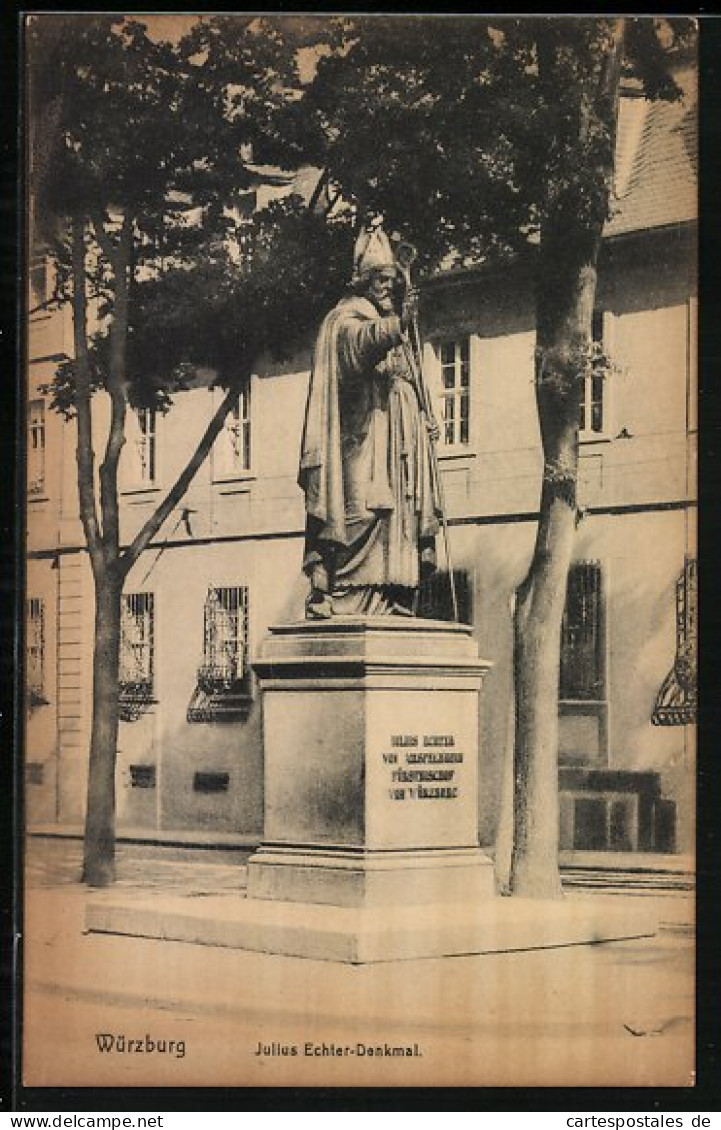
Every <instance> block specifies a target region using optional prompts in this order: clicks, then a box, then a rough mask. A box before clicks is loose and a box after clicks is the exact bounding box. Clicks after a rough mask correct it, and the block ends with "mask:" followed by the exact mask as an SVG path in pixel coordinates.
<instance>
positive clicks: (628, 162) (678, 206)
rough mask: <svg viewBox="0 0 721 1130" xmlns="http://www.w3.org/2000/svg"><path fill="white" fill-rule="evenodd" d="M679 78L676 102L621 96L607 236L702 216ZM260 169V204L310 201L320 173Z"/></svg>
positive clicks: (689, 118) (687, 106) (691, 80)
mask: <svg viewBox="0 0 721 1130" xmlns="http://www.w3.org/2000/svg"><path fill="white" fill-rule="evenodd" d="M676 77H677V81H678V83H679V85H680V86H681V89H682V90H683V98H682V99H680V100H679V101H677V102H667V101H661V100H657V101H653V102H651V101H649V100H648V99H646V98H643V97H642V96H639V95H638V94H635V93H633V92H629V94H628V96H626V97H623V98H622V99H621V104H620V109H619V122H618V135H617V143H616V174H615V184H614V190H613V193H612V198H611V212H612V214H611V218H610V220H609V221H608V223H607V224H606V227H605V229H604V235H605V236H606V237H613V236H618V235H627V234H629V233H631V232H640V231H644V230H648V229H651V228H659V227H666V226H669V225H673V224H679V223H688V222H690V221H693V220H695V219H697V217H698V92H697V85H696V79H695V74H694V72H692V71H688V72H684V73H682V74H680V75H677V76H676ZM256 171H257V172H258V173H259V174H260V175H259V178H258V179H259V182H263V181H264V182H265V183H263V184H262V186H261V187H260V188H259V190H258V196H257V206H259V207H263V206H265V205H266V204H268V203H269V202H270V201H271V200H273V199H279V198H281V197H283V196H287V195H289V194H290V193H297V194H298V195H300V196H301V197H302V198H303V199H304V200H305V201H306V203H308V202H310V200H311V199H312V198H313V196H314V193H315V191H316V189H317V188H318V184H319V180H320V178H321V176H322V170H321V169H318V168H314V167H312V166H304V167H303V168H301V169H298V170H296V171H295V172H283V171H281V170H279V169H272V170H271V169H269V167H265V166H264V167H262V168H258V169H257V170H256ZM269 174H273V175H269ZM532 242H535V241H532ZM467 265H468V264H467Z"/></svg>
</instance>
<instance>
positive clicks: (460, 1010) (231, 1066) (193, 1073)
mask: <svg viewBox="0 0 721 1130" xmlns="http://www.w3.org/2000/svg"><path fill="white" fill-rule="evenodd" d="M78 872H79V845H78V844H77V843H73V842H70V843H68V842H62V841H48V840H34V841H33V840H31V841H30V847H29V850H28V855H27V894H26V905H27V913H26V923H25V954H26V998H25V1012H24V1020H25V1057H24V1078H25V1082H26V1084H28V1085H36V1086H43V1085H45V1086H82V1085H90V1084H92V1085H95V1086H97V1085H108V1086H145V1085H148V1086H159V1085H169V1086H188V1085H203V1084H205V1085H213V1086H243V1085H255V1086H264V1085H268V1086H270V1085H273V1086H279V1085H284V1084H286V1085H356V1086H358V1085H366V1084H367V1085H377V1084H392V1085H401V1086H403V1085H406V1086H408V1085H434V1084H445V1085H461V1084H469V1085H476V1086H478V1085H481V1086H497V1085H514V1086H533V1085H564V1084H565V1085H616V1086H632V1085H640V1086H644V1085H648V1086H683V1085H688V1084H689V1083H690V1082H691V1080H692V1072H693V1004H694V1002H693V989H694V981H693V974H694V960H693V958H694V955H693V934H692V926H691V923H692V920H693V901H692V897H691V895H690V894H689V892H684V891H667V892H664V893H663V894H660V895H659V894H657V893H653V892H651V891H648V890H647V891H646V892H645V893H644V894H643V895H639V894H638V893H634V894H629V893H628V892H627V893H619V894H618V895H617V896H615V897H617V898H619V899H629V898H633V899H638V900H639V903H641V901H642V902H643V905H644V906H647V907H652V908H653V909H654V911H655V912H656V913H657V914H658V917H659V920H660V922H661V924H662V925H661V929H660V930H659V932H658V934H657V935H656V936H655V937H654V938H652V939H648V940H642V941H628V942H620V943H610V944H603V945H597V946H574V947H567V948H564V949H554V950H544V951H535V952H530V953H528V952H527V953H507V954H497V955H491V956H470V957H457V958H445V959H442V960H426V961H404V962H391V963H387V964H384V965H374V966H361V967H351V966H344V965H335V964H331V963H326V962H315V961H302V960H299V959H295V958H285V957H277V956H271V955H265V954H253V953H245V952H241V951H236V950H228V949H221V948H216V947H204V946H193V945H187V944H184V943H177V942H162V941H156V940H150V939H143V938H121V937H112V936H103V935H88V934H85V933H84V918H85V908H86V906H87V903H88V900H92V899H94V898H101V897H103V893H102V892H91V891H88V890H86V889H85V888H83V887H82V886H81V885H80V884H79V882H78ZM118 885H119V887H121V888H122V890H123V893H124V897H128V898H131V899H132V897H133V892H134V891H137V892H138V893H139V895H140V894H141V893H142V894H144V895H145V894H147V890H148V888H151V889H153V890H157V891H158V898H159V899H162V893H163V891H166V890H167V891H170V890H172V891H173V893H174V894H175V895H178V894H182V896H183V897H187V898H189V899H198V898H202V897H203V896H205V895H208V894H215V895H221V894H222V895H224V896H225V897H228V898H237V897H244V889H243V888H244V869H243V868H242V867H241V866H237V865H236V866H228V865H227V864H220V865H216V864H213V863H211V862H205V861H201V862H196V863H187V862H183V861H182V860H179V859H168V858H167V854H166V855H163V854H162V853H161V854H160V855H159V856H158V855H157V853H156V854H154V853H153V852H148V851H147V850H144V849H140V848H138V847H132V846H130V845H128V846H126V847H121V849H120V852H119V866H118ZM569 897H574V898H583V897H586V898H589V897H590V898H596V897H599V896H596V895H594V894H592V893H589V892H587V891H582V890H576V889H574V893H573V895H572V896H569ZM604 897H607V895H604ZM539 913H542V908H541V906H540V905H539ZM103 1034H105V1036H106V1038H105V1040H104V1041H103V1040H102V1039H101V1040H100V1043H102V1042H105V1044H108V1043H109V1037H111V1036H112V1037H115V1043H114V1050H113V1051H101V1050H100V1048H99V1040H98V1037H99V1036H100V1037H102V1035H103ZM117 1037H125V1043H124V1044H123V1041H122V1040H120V1041H118V1039H117ZM129 1040H132V1041H135V1042H136V1043H134V1044H133V1047H134V1048H135V1047H136V1045H137V1046H138V1047H139V1048H140V1046H142V1049H143V1050H133V1051H127V1050H119V1049H120V1047H125V1048H127V1046H128V1041H129ZM170 1041H173V1046H172V1048H170V1044H169V1042H170ZM306 1045H308V1049H306ZM331 1045H334V1046H335V1047H336V1048H338V1047H340V1048H341V1049H344V1054H342V1055H336V1054H331V1052H330V1050H329V1049H330V1048H331ZM386 1046H387V1049H394V1048H411V1049H414V1050H415V1051H417V1052H418V1053H419V1054H415V1055H413V1056H405V1055H403V1056H400V1055H388V1054H385V1055H383V1054H382V1055H371V1054H368V1049H369V1048H370V1049H374V1048H376V1047H380V1048H381V1049H382V1051H383V1052H385V1051H386ZM160 1047H164V1048H165V1050H163V1051H161V1050H159V1049H160ZM293 1048H296V1049H297V1050H296V1052H295V1054H294V1053H293ZM345 1049H349V1050H348V1051H347V1052H345ZM259 1050H260V1052H261V1054H256V1053H257V1052H258V1051H259ZM306 1051H307V1052H308V1054H306Z"/></svg>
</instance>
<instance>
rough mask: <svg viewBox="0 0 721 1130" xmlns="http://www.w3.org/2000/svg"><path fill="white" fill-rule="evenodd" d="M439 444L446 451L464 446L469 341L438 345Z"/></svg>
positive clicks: (466, 429) (468, 399) (468, 375)
mask: <svg viewBox="0 0 721 1130" xmlns="http://www.w3.org/2000/svg"><path fill="white" fill-rule="evenodd" d="M438 358H439V362H440V377H441V389H440V420H439V425H440V429H441V435H440V443H441V444H442V445H443V446H445V447H454V446H458V445H459V444H460V445H462V444H467V443H468V438H469V412H470V358H469V340H468V337H464V338H462V339H460V340H458V341H441V342H439V344H438Z"/></svg>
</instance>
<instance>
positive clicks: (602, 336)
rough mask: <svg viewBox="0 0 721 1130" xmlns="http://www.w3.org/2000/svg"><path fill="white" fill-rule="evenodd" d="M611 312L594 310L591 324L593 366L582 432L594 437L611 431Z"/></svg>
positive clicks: (583, 398)
mask: <svg viewBox="0 0 721 1130" xmlns="http://www.w3.org/2000/svg"><path fill="white" fill-rule="evenodd" d="M609 317H610V316H609V315H608V314H606V313H604V311H603V310H594V312H593V319H592V326H591V365H590V367H589V370H588V372H587V373H586V374H585V376H584V378H583V385H582V392H581V404H580V415H579V421H578V426H579V434H580V436H581V437H582V438H586V439H592V438H594V437H597V436H601V435H603V434H604V432H605V431H606V430H607V421H606V419H605V416H606V405H605V390H606V379H607V378H606V377H605V375H604V374H605V368H606V360H605V356H606V353H607V351H608V336H609V335H608V326H609Z"/></svg>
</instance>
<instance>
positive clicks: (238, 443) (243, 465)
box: [213, 387, 250, 478]
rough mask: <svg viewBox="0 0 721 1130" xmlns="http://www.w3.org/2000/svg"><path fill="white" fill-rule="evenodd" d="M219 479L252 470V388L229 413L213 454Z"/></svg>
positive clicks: (240, 396) (248, 389) (243, 392)
mask: <svg viewBox="0 0 721 1130" xmlns="http://www.w3.org/2000/svg"><path fill="white" fill-rule="evenodd" d="M213 468H214V474H215V476H216V477H217V478H232V477H233V476H234V475H238V474H242V472H244V471H249V470H250V388H249V387H247V388H245V389H243V391H242V392H241V393H240V394H239V396H238V399H237V400H236V402H235V403H234V405H233V407H232V408H231V409H230V411H229V412H228V415H227V416H226V418H225V424H224V426H223V430H222V431H221V433H220V435H219V436H218V439H217V440H216V446H215V450H214V454H213Z"/></svg>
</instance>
